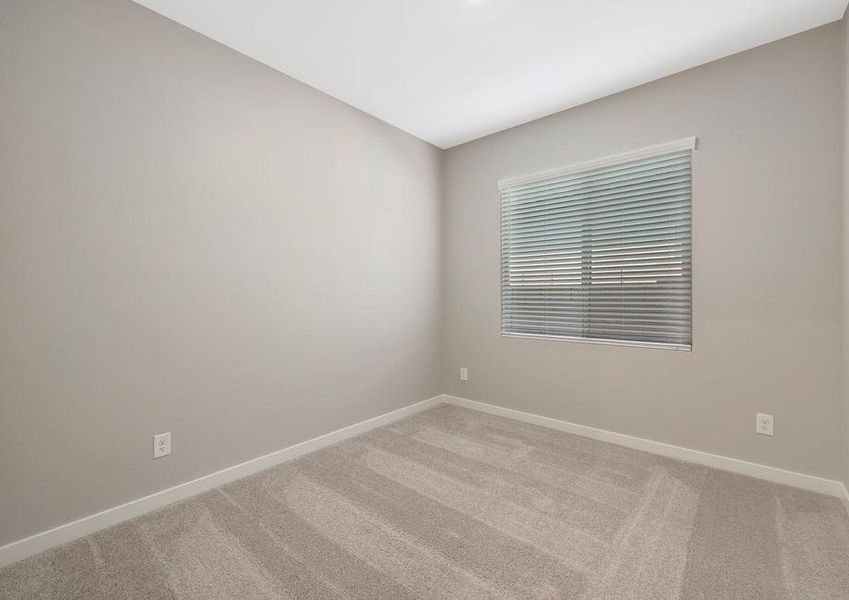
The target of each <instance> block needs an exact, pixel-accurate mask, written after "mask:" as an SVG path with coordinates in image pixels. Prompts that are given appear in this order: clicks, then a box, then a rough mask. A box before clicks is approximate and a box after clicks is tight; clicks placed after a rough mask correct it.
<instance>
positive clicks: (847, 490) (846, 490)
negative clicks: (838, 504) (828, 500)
mask: <svg viewBox="0 0 849 600" xmlns="http://www.w3.org/2000/svg"><path fill="white" fill-rule="evenodd" d="M840 500H842V501H843V508H845V509H846V514H847V515H849V487H847V486H846V484H845V483H844V484H843V494H842V495H841V496H840Z"/></svg>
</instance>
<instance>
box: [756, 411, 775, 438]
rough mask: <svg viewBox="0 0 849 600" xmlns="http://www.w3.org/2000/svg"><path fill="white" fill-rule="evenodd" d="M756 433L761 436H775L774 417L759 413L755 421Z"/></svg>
mask: <svg viewBox="0 0 849 600" xmlns="http://www.w3.org/2000/svg"><path fill="white" fill-rule="evenodd" d="M755 431H756V432H758V433H760V434H761V435H775V432H774V429H773V417H772V415H767V414H763V413H758V414H757V415H756V419H755Z"/></svg>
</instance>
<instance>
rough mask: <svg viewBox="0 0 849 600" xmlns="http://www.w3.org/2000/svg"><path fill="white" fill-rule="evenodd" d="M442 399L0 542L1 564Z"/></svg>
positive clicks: (263, 467)
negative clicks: (64, 522) (18, 537)
mask: <svg viewBox="0 0 849 600" xmlns="http://www.w3.org/2000/svg"><path fill="white" fill-rule="evenodd" d="M441 400H442V396H441V395H440V396H434V397H433V398H428V399H427V400H423V401H421V402H417V403H415V404H411V405H410V406H405V407H404V408H400V409H398V410H394V411H392V412H388V413H385V414H382V415H380V416H377V417H374V418H373V419H368V420H366V421H361V422H359V423H355V424H353V425H349V426H348V427H343V428H342V429H337V430H336V431H331V432H330V433H326V434H324V435H320V436H318V437H314V438H312V439H309V440H306V441H304V442H301V443H299V444H295V445H294V446H289V447H288V448H283V449H282V450H277V451H276V452H272V453H271V454H266V455H265V456H260V457H258V458H254V459H252V460H249V461H247V462H243V463H241V464H238V465H234V466H232V467H228V468H226V469H223V470H221V471H217V472H215V473H211V474H209V475H204V476H203V477H199V478H198V479H194V480H192V481H187V482H185V483H181V484H179V485H176V486H174V487H171V488H168V489H165V490H162V491H159V492H156V493H154V494H151V495H149V496H145V497H143V498H138V499H137V500H132V501H130V502H127V503H126V504H121V505H120V506H115V507H113V508H109V509H106V510H104V511H102V512H99V513H96V514H93V515H90V516H88V517H83V518H82V519H78V520H76V521H72V522H70V523H66V524H64V525H59V526H58V527H54V528H53V529H48V530H47V531H43V532H41V533H37V534H35V535H32V536H30V537H27V538H24V539H22V540H18V541H15V542H12V543H10V544H6V545H5V546H0V567H2V566H4V565H7V564H10V563H13V562H15V561H18V560H21V559H22V558H26V557H27V556H31V555H33V554H37V553H38V552H41V551H43V550H47V549H48V548H52V547H54V546H59V545H61V544H64V543H67V542H70V541H73V540H75V539H77V538H81V537H83V536H86V535H89V534H91V533H94V532H96V531H99V530H101V529H105V528H106V527H110V526H112V525H116V524H118V523H121V522H123V521H126V520H128V519H132V518H134V517H137V516H139V515H142V514H144V513H147V512H150V511H152V510H156V509H157V508H161V507H163V506H166V505H168V504H171V503H173V502H177V501H179V500H184V499H186V498H189V497H191V496H195V495H197V494H200V493H201V492H205V491H207V490H210V489H212V488H214V487H218V486H220V485H224V484H225V483H229V482H231V481H235V480H236V479H241V478H242V477H246V476H247V475H251V474H253V473H258V472H259V471H263V470H265V469H268V468H269V467H273V466H275V465H278V464H280V463H284V462H286V461H289V460H292V459H295V458H297V457H299V456H302V455H304V454H307V453H309V452H315V451H316V450H319V449H321V448H324V447H326V446H329V445H331V444H335V443H336V442H341V441H342V440H346V439H348V438H350V437H353V436H355V435H359V434H360V433H364V432H366V431H369V430H371V429H374V428H375V427H380V426H382V425H387V424H389V423H393V422H395V421H398V420H400V419H403V418H405V417H409V416H411V415H414V414H416V413H418V412H420V411H423V410H426V409H428V408H430V407H432V406H435V405H437V404H439V403H440V402H441Z"/></svg>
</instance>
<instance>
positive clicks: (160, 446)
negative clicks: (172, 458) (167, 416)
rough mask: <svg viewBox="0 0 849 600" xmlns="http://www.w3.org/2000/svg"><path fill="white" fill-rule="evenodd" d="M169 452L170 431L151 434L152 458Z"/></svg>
mask: <svg viewBox="0 0 849 600" xmlns="http://www.w3.org/2000/svg"><path fill="white" fill-rule="evenodd" d="M169 454H171V432H170V431H169V432H168V433H158V434H156V435H155V436H153V458H162V457H163V456H168V455H169Z"/></svg>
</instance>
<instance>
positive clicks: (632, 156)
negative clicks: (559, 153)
mask: <svg viewBox="0 0 849 600" xmlns="http://www.w3.org/2000/svg"><path fill="white" fill-rule="evenodd" d="M697 146H698V139H697V138H696V137H688V138H682V139H680V140H675V141H673V142H666V143H665V144H655V145H654V146H646V147H645V148H640V149H639V150H632V151H630V152H622V153H620V154H613V155H611V156H605V157H603V158H596V159H593V160H585V161H582V162H578V163H572V164H571V165H567V166H565V167H559V168H557V169H548V170H546V171H539V172H537V173H532V174H530V175H522V176H521V177H511V178H509V179H502V180H501V181H499V182H498V189H499V190H503V189H504V188H509V187H511V186H513V185H521V184H524V183H532V182H534V181H541V180H545V179H548V178H550V177H564V176H566V175H571V174H573V173H580V172H582V171H589V170H592V169H599V168H602V167H609V166H612V165H615V164H618V163H622V162H628V161H631V160H639V159H641V158H651V157H652V156H660V155H662V154H671V153H673V152H679V151H682V150H692V151H695V150H696V148H697Z"/></svg>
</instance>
